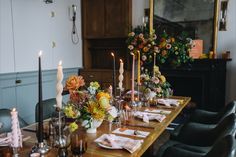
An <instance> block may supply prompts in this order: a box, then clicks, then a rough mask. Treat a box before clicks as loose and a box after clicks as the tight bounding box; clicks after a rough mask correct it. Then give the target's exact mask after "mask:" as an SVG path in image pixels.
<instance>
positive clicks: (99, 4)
mask: <svg viewBox="0 0 236 157" xmlns="http://www.w3.org/2000/svg"><path fill="white" fill-rule="evenodd" d="M82 2H83V3H82V6H83V8H82V9H83V14H84V15H83V24H84V27H83V28H84V31H85V38H94V37H100V38H101V37H103V36H104V0H99V1H98V0H84V1H82Z"/></svg>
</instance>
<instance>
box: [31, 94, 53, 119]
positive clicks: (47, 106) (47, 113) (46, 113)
mask: <svg viewBox="0 0 236 157" xmlns="http://www.w3.org/2000/svg"><path fill="white" fill-rule="evenodd" d="M56 103H57V102H56V98H51V99H46V100H43V102H42V104H43V119H48V118H50V117H51V116H52V114H53V112H55V109H56V108H55V105H56ZM38 109H39V104H38V103H37V104H36V106H35V121H36V122H38Z"/></svg>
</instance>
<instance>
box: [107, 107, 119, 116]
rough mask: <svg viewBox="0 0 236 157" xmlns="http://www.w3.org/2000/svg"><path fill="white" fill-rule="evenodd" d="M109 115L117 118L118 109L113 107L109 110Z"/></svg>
mask: <svg viewBox="0 0 236 157" xmlns="http://www.w3.org/2000/svg"><path fill="white" fill-rule="evenodd" d="M108 113H109V114H110V115H111V116H112V117H113V118H116V117H117V109H116V108H115V107H114V106H111V107H110V108H109V109H108Z"/></svg>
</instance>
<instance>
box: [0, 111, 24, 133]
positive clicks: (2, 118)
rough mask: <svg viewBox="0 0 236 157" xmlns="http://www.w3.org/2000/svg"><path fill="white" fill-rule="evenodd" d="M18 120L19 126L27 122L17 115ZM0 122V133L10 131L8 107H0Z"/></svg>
mask: <svg viewBox="0 0 236 157" xmlns="http://www.w3.org/2000/svg"><path fill="white" fill-rule="evenodd" d="M18 121H19V124H20V127H24V126H27V125H28V124H27V123H26V122H25V121H24V120H23V119H22V118H21V117H20V116H19V115H18ZM0 122H1V123H2V127H1V128H0V133H3V132H10V131H11V110H10V109H0Z"/></svg>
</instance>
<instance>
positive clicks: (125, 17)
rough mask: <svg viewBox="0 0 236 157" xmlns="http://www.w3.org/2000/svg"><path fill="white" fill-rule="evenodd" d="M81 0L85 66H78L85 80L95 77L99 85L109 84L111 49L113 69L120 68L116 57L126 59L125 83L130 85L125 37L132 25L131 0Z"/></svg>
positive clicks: (93, 79) (111, 65)
mask: <svg viewBox="0 0 236 157" xmlns="http://www.w3.org/2000/svg"><path fill="white" fill-rule="evenodd" d="M81 2H82V30H83V65H84V69H82V70H80V72H81V73H80V74H81V75H82V76H84V78H85V81H86V82H90V81H98V82H100V83H101V85H102V87H108V86H109V85H111V84H112V67H113V61H112V56H111V52H113V53H115V56H116V70H118V68H119V59H123V61H124V63H125V66H124V67H125V72H124V77H125V78H124V86H125V87H126V88H129V84H130V76H129V74H130V73H129V72H128V71H127V69H128V65H129V59H128V58H129V57H128V56H129V54H128V52H127V44H126V42H125V41H126V39H127V35H128V33H129V28H131V25H132V23H131V22H132V21H131V18H132V14H131V13H132V0H82V1H81ZM117 76H118V74H117ZM117 80H118V79H117Z"/></svg>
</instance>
